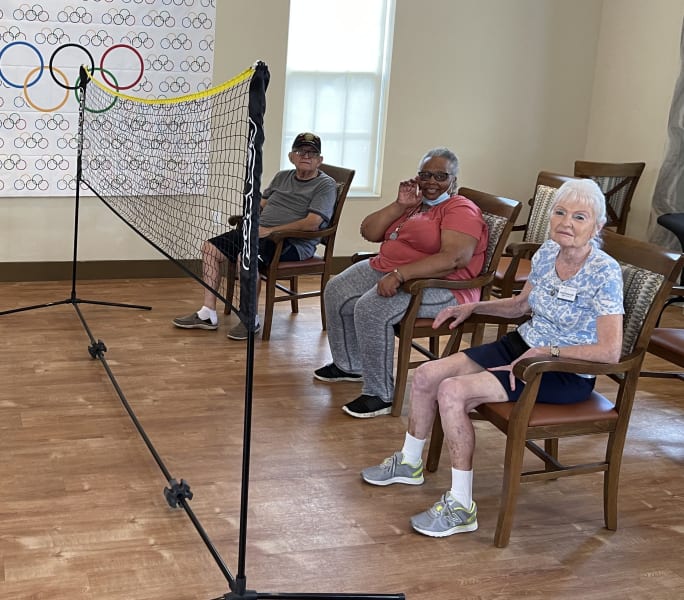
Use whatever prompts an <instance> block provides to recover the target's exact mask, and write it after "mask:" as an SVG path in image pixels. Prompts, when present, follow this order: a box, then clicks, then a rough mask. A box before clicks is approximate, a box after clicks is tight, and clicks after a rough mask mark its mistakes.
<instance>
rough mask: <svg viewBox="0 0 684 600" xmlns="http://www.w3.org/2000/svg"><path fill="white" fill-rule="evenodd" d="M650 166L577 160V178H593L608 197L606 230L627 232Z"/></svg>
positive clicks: (638, 163) (639, 163) (634, 163)
mask: <svg viewBox="0 0 684 600" xmlns="http://www.w3.org/2000/svg"><path fill="white" fill-rule="evenodd" d="M645 166H646V163H642V162H632V163H605V162H591V161H587V160H578V161H575V173H574V174H575V177H582V178H584V179H593V180H594V181H595V182H596V183H598V185H599V187H600V188H601V191H602V192H603V195H604V196H605V197H606V213H607V214H606V216H607V218H608V221H607V222H606V225H605V226H606V227H608V228H615V231H616V232H617V233H620V234H622V235H624V234H625V231H626V230H627V216H628V214H629V209H630V206H631V204H632V196H634V190H635V189H636V186H637V184H638V183H639V178H640V177H641V174H642V173H643V171H644V167H645Z"/></svg>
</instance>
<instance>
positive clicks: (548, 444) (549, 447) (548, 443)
mask: <svg viewBox="0 0 684 600" xmlns="http://www.w3.org/2000/svg"><path fill="white" fill-rule="evenodd" d="M544 450H545V451H546V453H547V454H548V455H549V456H552V457H553V458H554V459H555V460H558V438H549V439H548V440H544ZM544 470H545V471H554V470H555V469H554V468H553V466H552V465H550V464H548V463H546V466H545V467H544Z"/></svg>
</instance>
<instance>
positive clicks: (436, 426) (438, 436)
mask: <svg viewBox="0 0 684 600" xmlns="http://www.w3.org/2000/svg"><path fill="white" fill-rule="evenodd" d="M443 445H444V429H442V419H441V418H440V416H439V413H437V414H436V415H435V422H434V423H433V424H432V435H431V436H430V447H429V449H428V455H427V460H426V461H425V470H426V471H429V472H430V473H434V472H435V471H436V470H437V467H438V466H439V458H440V456H441V454H442V446H443Z"/></svg>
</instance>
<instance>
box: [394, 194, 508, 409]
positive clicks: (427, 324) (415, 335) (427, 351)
mask: <svg viewBox="0 0 684 600" xmlns="http://www.w3.org/2000/svg"><path fill="white" fill-rule="evenodd" d="M458 193H459V194H460V195H461V196H465V197H466V198H468V199H469V200H471V201H472V202H474V203H475V204H477V206H478V207H479V208H480V210H481V211H482V217H483V219H484V221H485V223H487V228H488V232H489V238H488V243H487V249H486V251H485V260H484V265H483V267H482V271H481V272H480V275H479V276H478V277H476V278H474V279H470V280H467V281H451V280H448V279H413V280H411V281H407V282H406V283H404V284H403V286H402V289H403V290H404V291H407V292H409V293H410V294H411V296H412V297H411V301H410V302H409V306H408V308H407V310H406V313H405V314H404V316H403V318H402V320H401V321H400V322H399V324H398V325H397V326H395V334H396V336H397V337H398V338H399V344H398V354H397V370H396V377H395V385H394V399H393V402H392V414H393V415H394V416H399V415H401V411H402V407H403V402H404V395H405V393H406V382H407V379H408V371H409V370H410V369H413V368H415V367H416V366H418V365H419V364H421V363H422V362H425V361H424V360H420V361H416V360H411V350H412V349H413V350H417V351H418V352H419V353H420V354H422V355H423V356H424V357H425V358H426V360H434V359H436V358H439V356H440V355H441V354H444V353H448V352H449V347H450V346H449V344H447V347H446V348H445V349H444V351H443V352H441V353H440V351H439V338H440V337H442V336H449V337H451V335H452V333H453V332H452V330H451V329H449V328H448V327H447V326H444V327H441V328H439V329H433V328H432V321H433V320H432V319H426V318H419V317H418V311H419V310H420V305H421V304H422V301H423V290H424V289H427V288H444V289H466V288H475V287H477V288H481V297H482V299H487V298H489V293H490V292H489V291H490V287H491V284H492V281H493V278H494V269H495V266H496V264H497V263H498V261H499V258H500V257H501V254H502V253H503V250H504V248H505V247H506V243H507V241H508V236H509V235H510V232H511V230H512V228H513V225H514V223H515V220H516V218H517V216H518V213H519V212H520V209H521V207H522V205H521V203H520V202H518V201H517V200H511V199H510V198H504V197H503V196H495V195H493V194H488V193H487V192H482V191H479V190H475V189H472V188H465V187H462V188H460V189H459V190H458ZM419 338H429V347H428V348H425V347H424V346H422V345H420V344H418V343H417V342H415V340H416V339H419Z"/></svg>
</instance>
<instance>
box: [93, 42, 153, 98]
mask: <svg viewBox="0 0 684 600" xmlns="http://www.w3.org/2000/svg"><path fill="white" fill-rule="evenodd" d="M114 48H128V49H130V50H131V51H132V52H133V53H134V54H135V55H136V56H137V57H138V60H139V61H140V75H138V78H137V79H136V80H135V81H134V82H133V83H131V84H130V85H126V86H123V85H122V86H119V85H116V84H114V83H112V82H110V81H109V79H107V74H106V71H105V68H104V61H105V58H106V57H107V54H109V53H110V52H111V51H112V50H114ZM100 69H102V71H101V73H102V79H104V80H105V81H106V82H107V85H108V86H109V87H112V88H114V89H115V90H119V91H121V90H130V89H131V88H132V87H134V86H136V85H137V84H138V82H139V81H140V80H141V79H142V76H143V72H144V71H145V63H144V62H143V57H142V56H141V54H140V52H138V51H137V50H136V49H135V48H133V46H130V45H128V44H114V45H113V46H110V47H109V48H107V50H105V51H104V53H103V54H102V57H101V58H100Z"/></svg>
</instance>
